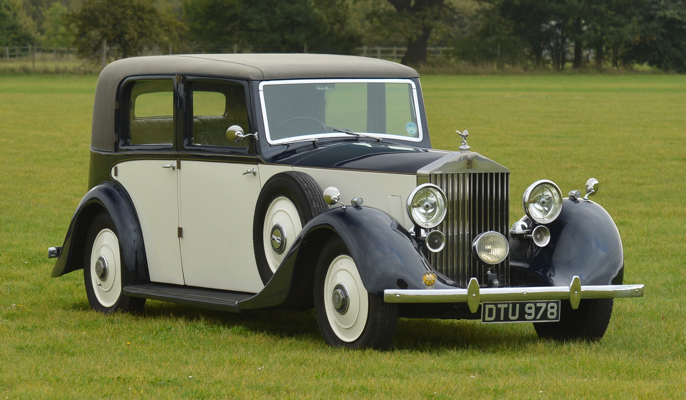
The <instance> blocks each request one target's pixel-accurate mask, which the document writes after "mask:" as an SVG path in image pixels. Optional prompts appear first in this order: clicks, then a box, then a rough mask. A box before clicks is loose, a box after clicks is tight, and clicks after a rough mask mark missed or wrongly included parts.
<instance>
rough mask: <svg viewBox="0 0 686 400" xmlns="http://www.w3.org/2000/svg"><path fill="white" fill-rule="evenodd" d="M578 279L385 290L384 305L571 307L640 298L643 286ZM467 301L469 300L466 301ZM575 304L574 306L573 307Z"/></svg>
mask: <svg viewBox="0 0 686 400" xmlns="http://www.w3.org/2000/svg"><path fill="white" fill-rule="evenodd" d="M578 279H579V278H578V277H574V279H572V284H571V285H570V286H537V287H509V288H479V286H478V282H477V281H476V278H472V279H471V280H470V282H469V286H468V288H467V289H386V290H384V301H385V302H386V303H413V304H417V303H468V304H469V308H470V310H471V311H472V312H476V311H477V310H478V305H479V304H480V303H482V302H493V301H527V300H570V301H571V303H572V307H573V308H577V307H578V306H579V300H581V299H613V298H629V297H643V294H644V290H645V289H644V285H641V284H639V285H586V286H581V285H579V284H578V282H579V281H578ZM470 300H471V301H470ZM575 305H576V307H574V306H575Z"/></svg>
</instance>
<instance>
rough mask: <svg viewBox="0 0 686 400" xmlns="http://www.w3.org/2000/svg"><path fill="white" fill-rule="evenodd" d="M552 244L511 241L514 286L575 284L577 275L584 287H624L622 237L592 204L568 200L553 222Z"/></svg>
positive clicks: (603, 214) (611, 222) (612, 222)
mask: <svg viewBox="0 0 686 400" xmlns="http://www.w3.org/2000/svg"><path fill="white" fill-rule="evenodd" d="M548 229H550V234H551V236H550V243H549V244H548V245H547V246H545V247H543V248H538V247H536V246H535V245H534V244H533V243H532V241H531V240H530V239H525V240H515V239H510V265H511V268H512V271H511V274H512V275H511V277H512V283H513V285H514V286H529V285H531V286H556V285H557V286H560V285H569V284H570V282H571V281H572V278H573V277H574V276H575V275H577V276H579V278H580V279H581V284H582V285H611V284H616V285H618V284H621V283H622V281H623V277H624V253H623V249H622V239H621V238H620V236H619V231H618V230H617V226H616V225H615V223H614V221H613V220H612V217H610V214H608V213H607V211H605V209H604V208H603V207H601V206H600V205H598V204H597V203H594V202H592V201H586V200H574V201H573V200H569V199H565V200H564V202H563V206H562V212H561V213H560V216H559V217H558V218H557V219H556V220H555V221H554V222H553V223H551V224H549V225H548Z"/></svg>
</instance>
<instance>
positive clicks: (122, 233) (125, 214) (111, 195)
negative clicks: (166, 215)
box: [51, 182, 150, 284]
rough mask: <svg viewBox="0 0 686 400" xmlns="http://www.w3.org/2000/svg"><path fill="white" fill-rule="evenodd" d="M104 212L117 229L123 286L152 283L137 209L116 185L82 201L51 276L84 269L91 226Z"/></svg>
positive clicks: (106, 184) (97, 189) (93, 191)
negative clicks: (87, 236) (94, 218)
mask: <svg viewBox="0 0 686 400" xmlns="http://www.w3.org/2000/svg"><path fill="white" fill-rule="evenodd" d="M103 211H105V212H107V213H109V214H110V217H111V218H112V221H114V226H115V229H116V230H117V236H118V238H119V246H120V249H121V257H122V274H123V276H122V278H123V282H122V283H123V284H129V283H135V282H145V281H149V280H150V278H149V275H148V265H147V260H146V257H145V246H144V243H143V235H142V232H141V228H140V223H139V221H138V216H137V214H136V210H135V208H134V206H133V203H132V201H131V198H130V197H129V195H128V194H127V193H126V191H125V190H124V188H123V187H122V186H121V185H119V184H117V183H113V182H103V183H101V184H99V185H97V186H95V187H94V188H93V189H91V190H90V191H89V192H88V193H86V195H85V196H84V197H83V199H81V202H80V203H79V205H78V207H77V208H76V212H75V213H74V216H73V218H72V220H71V224H70V225H69V230H68V231H67V235H66V237H65V239H64V245H63V246H62V253H61V254H60V257H59V258H58V259H57V262H56V263H55V267H54V268H53V270H52V274H51V275H52V276H53V277H57V276H62V275H64V274H67V273H69V272H72V271H76V270H78V269H82V268H83V265H84V262H85V260H84V257H85V254H86V249H85V248H84V246H85V239H86V233H87V232H88V227H89V226H90V223H91V221H92V219H93V217H95V215H97V214H98V213H100V212H103Z"/></svg>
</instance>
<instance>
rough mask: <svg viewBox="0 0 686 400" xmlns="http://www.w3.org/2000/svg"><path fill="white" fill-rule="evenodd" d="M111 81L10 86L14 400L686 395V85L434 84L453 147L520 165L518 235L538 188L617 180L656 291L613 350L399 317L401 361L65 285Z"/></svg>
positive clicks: (611, 193)
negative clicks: (65, 245)
mask: <svg viewBox="0 0 686 400" xmlns="http://www.w3.org/2000/svg"><path fill="white" fill-rule="evenodd" d="M95 82H96V78H95V77H92V76H86V77H57V76H0V399H2V398H8V399H14V398H26V399H34V398H40V397H46V398H125V397H126V398H129V397H133V398H223V397H231V398H246V397H247V398H255V397H273V396H278V397H286V398H301V397H305V398H323V397H327V398H361V397H375V398H401V397H402V398H458V397H459V398H501V397H508V398H527V399H530V398H542V399H546V398H547V399H558V398H616V399H626V398H684V397H686V374H685V373H684V371H686V272H685V270H684V267H685V264H686V263H685V261H686V245H685V243H686V201H685V200H684V198H685V197H686V184H685V183H684V179H685V178H686V149H685V146H686V133H685V132H684V128H685V127H686V76H672V75H661V76H644V75H620V76H556V75H536V76H486V77H481V76H468V77H457V76H426V77H423V78H422V84H423V90H424V94H425V98H426V105H427V110H428V119H429V126H430V128H431V133H432V137H433V143H434V146H435V147H438V148H448V149H455V150H456V149H457V147H458V146H459V140H458V138H457V135H456V134H455V133H454V131H455V129H460V130H463V129H468V130H469V131H470V138H469V144H470V145H471V146H472V150H474V151H477V152H480V153H482V154H484V155H485V156H487V157H489V158H492V159H494V160H496V161H498V162H500V163H501V164H503V165H505V166H507V167H509V168H510V170H511V203H512V204H511V219H512V220H513V221H514V220H516V219H518V218H519V216H521V214H522V210H521V206H520V204H521V203H520V200H519V199H520V196H521V193H522V192H523V191H524V189H525V188H526V187H527V186H528V185H529V184H530V183H531V182H533V181H535V180H538V179H542V178H547V179H552V180H553V181H555V182H556V183H557V184H558V185H559V186H560V188H561V189H562V191H563V193H565V194H566V193H567V192H569V191H570V190H572V189H580V190H582V191H583V184H584V183H585V181H586V179H588V178H590V177H596V178H597V179H599V180H600V182H601V191H600V193H599V194H598V195H597V196H596V197H595V198H594V199H595V200H596V201H597V202H599V203H600V204H601V205H603V206H604V207H605V208H606V209H607V210H608V211H609V212H610V214H611V215H613V217H614V218H615V221H616V222H617V225H618V227H619V230H620V232H621V234H622V237H623V243H624V252H625V265H626V275H625V282H626V283H644V284H646V296H645V297H644V298H640V299H621V300H617V301H616V302H615V311H614V315H613V318H612V321H611V323H610V327H609V329H608V331H607V333H606V335H605V337H604V339H603V340H602V341H601V342H600V343H597V344H588V343H566V344H560V343H556V342H550V341H541V340H539V339H538V338H537V337H536V334H535V332H534V330H533V327H532V326H531V325H529V324H515V325H504V326H485V325H481V324H479V323H475V322H460V321H457V322H455V321H438V320H429V321H423V320H400V322H399V324H398V330H397V333H396V338H395V341H394V349H393V350H392V351H389V352H377V351H345V350H341V349H333V348H329V347H327V346H326V345H325V344H324V343H323V341H322V339H321V338H320V337H319V332H318V329H317V324H316V321H315V318H314V314H313V313H312V312H306V313H299V312H290V311H289V312H286V311H264V312H255V313H247V314H240V315H233V314H224V313H217V312H211V311H204V310H199V309H194V308H189V307H182V306H176V305H169V304H164V303H160V302H154V301H149V302H148V304H147V305H146V314H145V315H143V316H131V315H124V314H118V315H113V316H104V315H101V314H98V313H95V312H93V311H90V309H89V307H88V303H87V300H86V295H85V290H84V288H83V275H82V273H80V272H76V273H72V274H69V275H67V276H64V277H61V278H59V279H52V278H50V271H51V269H52V266H53V262H52V261H51V260H48V259H47V258H46V249H47V247H48V246H54V245H61V243H62V241H63V239H64V235H65V233H66V229H67V227H68V226H69V221H70V219H71V216H72V213H73V212H74V210H75V208H76V205H77V204H78V202H79V200H80V199H81V197H82V196H83V194H84V193H85V191H86V180H87V171H88V144H89V140H90V126H91V110H92V99H93V93H94V88H95ZM246 232H249V231H248V230H246Z"/></svg>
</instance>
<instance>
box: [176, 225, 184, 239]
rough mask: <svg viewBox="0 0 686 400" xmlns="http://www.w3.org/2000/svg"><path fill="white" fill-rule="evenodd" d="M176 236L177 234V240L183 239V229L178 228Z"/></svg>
mask: <svg viewBox="0 0 686 400" xmlns="http://www.w3.org/2000/svg"><path fill="white" fill-rule="evenodd" d="M177 234H178V236H179V238H182V237H183V228H182V227H179V229H178V230H177Z"/></svg>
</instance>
